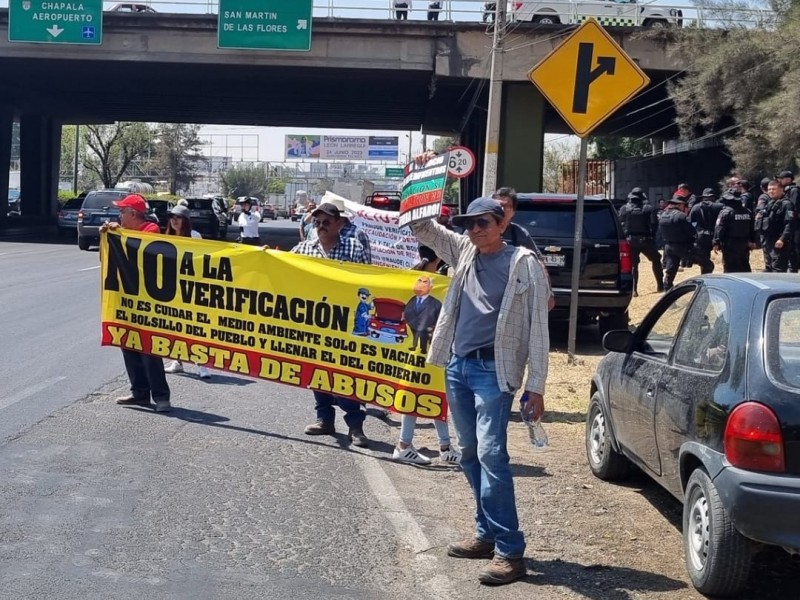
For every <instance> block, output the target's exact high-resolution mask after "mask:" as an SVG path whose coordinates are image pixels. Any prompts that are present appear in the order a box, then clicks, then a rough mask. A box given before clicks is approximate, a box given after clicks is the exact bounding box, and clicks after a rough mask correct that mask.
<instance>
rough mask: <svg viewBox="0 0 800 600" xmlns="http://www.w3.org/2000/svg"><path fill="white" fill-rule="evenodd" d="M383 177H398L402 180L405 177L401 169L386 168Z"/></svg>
mask: <svg viewBox="0 0 800 600" xmlns="http://www.w3.org/2000/svg"><path fill="white" fill-rule="evenodd" d="M384 177H398V178H401V179H402V178H403V177H405V173H404V172H403V167H386V173H385V174H384Z"/></svg>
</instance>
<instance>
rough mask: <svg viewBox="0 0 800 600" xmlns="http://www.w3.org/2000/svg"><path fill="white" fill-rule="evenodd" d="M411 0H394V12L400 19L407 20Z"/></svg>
mask: <svg viewBox="0 0 800 600" xmlns="http://www.w3.org/2000/svg"><path fill="white" fill-rule="evenodd" d="M410 10H411V0H394V14H395V18H396V19H397V20H398V21H407V20H408V13H409V11H410Z"/></svg>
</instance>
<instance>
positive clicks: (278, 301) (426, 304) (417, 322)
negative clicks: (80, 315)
mask: <svg viewBox="0 0 800 600" xmlns="http://www.w3.org/2000/svg"><path fill="white" fill-rule="evenodd" d="M100 250H101V257H102V258H101V263H102V268H101V273H102V275H101V277H102V280H101V285H102V305H101V321H102V344H103V345H106V346H118V347H120V348H127V349H131V350H136V351H139V352H144V353H146V354H152V355H154V356H161V357H164V358H169V359H173V360H180V361H184V362H191V363H195V364H197V365H205V366H207V367H210V368H213V369H220V370H224V371H230V372H232V373H239V374H241V375H248V376H251V377H258V378H261V379H266V380H269V381H275V382H277V383H284V384H288V385H293V386H296V387H301V388H305V389H308V390H316V391H322V392H329V393H332V394H336V395H339V396H344V397H347V398H352V399H354V400H359V401H361V402H365V403H367V404H370V403H374V404H376V405H378V406H381V407H383V408H387V409H389V410H392V411H395V412H398V413H402V414H411V415H417V416H420V417H427V418H433V419H446V418H447V402H446V398H445V392H444V373H443V371H442V369H440V368H438V367H433V366H431V365H427V364H425V356H424V355H423V354H422V352H421V348H422V347H424V346H426V345H427V343H428V339H429V334H430V331H431V329H432V327H433V326H434V325H435V319H436V317H438V313H439V310H440V309H441V300H442V299H443V297H444V294H445V292H446V289H447V285H448V283H449V279H448V278H447V277H444V276H442V275H436V274H429V273H422V272H420V271H406V270H400V269H388V268H383V267H373V266H369V265H357V264H352V263H343V262H336V261H332V260H327V259H317V258H310V257H307V256H299V255H295V254H290V253H288V252H280V251H276V250H268V251H266V252H265V251H262V250H259V249H257V248H253V247H252V246H245V245H236V244H224V243H220V242H214V241H206V240H200V239H192V238H185V237H175V236H163V235H152V234H146V233H139V232H128V231H124V230H117V231H113V232H109V233H107V234H105V235H103V236H101V248H100ZM428 276H430V278H429V280H427V281H426V278H428ZM429 285H430V287H429ZM428 292H429V295H428ZM415 341H416V342H417V343H415V344H414V345H415V346H416V349H415V350H412V343H414V342H415Z"/></svg>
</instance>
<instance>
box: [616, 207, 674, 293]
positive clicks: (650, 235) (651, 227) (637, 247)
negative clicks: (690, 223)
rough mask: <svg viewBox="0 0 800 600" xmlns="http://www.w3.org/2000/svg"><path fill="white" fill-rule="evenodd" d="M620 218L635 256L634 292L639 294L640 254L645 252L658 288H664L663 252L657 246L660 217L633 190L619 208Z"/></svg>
mask: <svg viewBox="0 0 800 600" xmlns="http://www.w3.org/2000/svg"><path fill="white" fill-rule="evenodd" d="M619 220H620V222H621V223H622V230H623V231H624V232H625V237H626V238H627V239H628V242H630V245H631V256H632V258H633V293H634V294H635V295H636V294H638V288H637V286H638V283H639V261H640V257H639V255H640V254H644V255H645V256H646V257H647V260H649V261H650V264H651V266H652V267H653V277H655V278H656V289H657V290H658V291H659V292H662V291H664V290H663V283H662V280H663V278H664V270H663V268H662V266H661V254H660V253H659V252H658V248H657V247H656V232H657V228H658V217H657V215H656V211H655V209H654V208H653V207H652V206H651V205H650V204H644V203H643V199H642V198H641V196H638V195H636V194H634V193H633V192H631V194H629V195H628V202H627V204H624V205H623V206H622V207H621V208H620V209H619Z"/></svg>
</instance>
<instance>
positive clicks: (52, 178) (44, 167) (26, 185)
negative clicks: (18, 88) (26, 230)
mask: <svg viewBox="0 0 800 600" xmlns="http://www.w3.org/2000/svg"><path fill="white" fill-rule="evenodd" d="M19 133H20V170H21V173H20V191H21V192H22V214H23V216H51V215H54V214H55V211H56V205H57V204H58V172H59V166H60V155H61V123H59V122H56V121H55V120H53V119H50V118H47V117H43V116H41V115H23V116H22V119H21V120H20V131H19Z"/></svg>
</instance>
